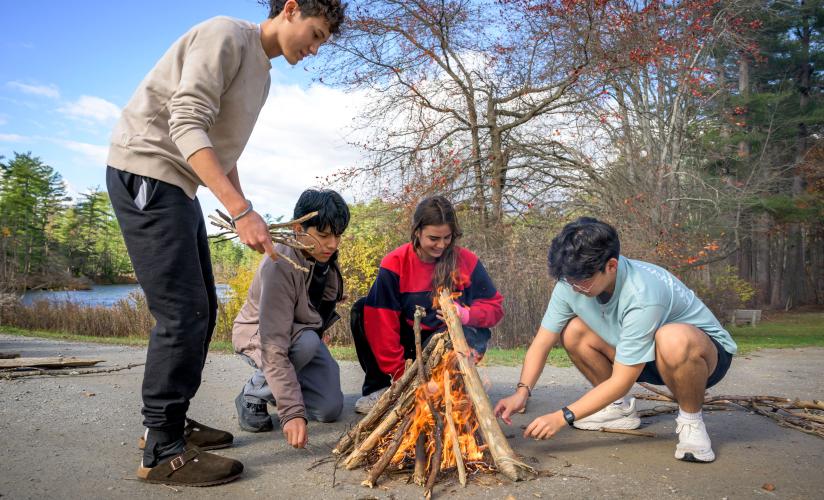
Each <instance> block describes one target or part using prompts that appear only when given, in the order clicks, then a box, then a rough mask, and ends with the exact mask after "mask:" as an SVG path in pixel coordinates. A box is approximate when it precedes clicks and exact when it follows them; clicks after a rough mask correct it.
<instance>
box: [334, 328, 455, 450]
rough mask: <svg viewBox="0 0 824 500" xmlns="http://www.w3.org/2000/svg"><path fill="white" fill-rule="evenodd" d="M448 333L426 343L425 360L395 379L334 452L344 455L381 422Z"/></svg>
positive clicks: (341, 440) (416, 363)
mask: <svg viewBox="0 0 824 500" xmlns="http://www.w3.org/2000/svg"><path fill="white" fill-rule="evenodd" d="M446 335H447V334H446V332H442V333H438V334H435V335H434V336H433V337H432V340H431V341H430V342H429V343H428V344H427V345H426V348H425V349H424V351H423V360H421V361H418V360H417V359H416V360H415V361H414V362H413V363H412V365H411V366H410V367H409V368H408V369H407V370H406V371H404V373H403V375H401V376H400V378H398V380H396V381H394V382H393V383H392V385H391V386H390V387H389V389H387V390H386V391H385V392H384V393H383V394H381V397H380V398H378V401H377V403H375V406H373V407H372V409H371V410H369V413H367V414H366V415H365V416H364V417H363V418H362V419H361V420H360V421H359V422H358V423H357V425H355V426H354V427H352V428H351V429H350V430H349V432H347V433H346V434H344V435H343V437H341V438H340V441H338V444H337V445H336V446H335V449H334V450H332V453H335V454H336V455H342V454H344V453H346V452H348V451H349V450H350V449H351V448H352V445H353V444H354V442H355V439H356V438H357V437H358V436H359V435H360V434H362V433H364V432H369V431H371V430H372V428H374V426H375V425H377V423H378V422H380V420H381V418H382V417H383V415H384V414H385V413H386V412H387V411H388V410H389V409H390V408H391V407H392V405H393V404H394V402H395V401H397V399H398V397H400V395H401V394H402V393H403V392H404V391H405V390H406V388H407V387H408V386H409V382H410V381H412V380H413V379H414V378H415V377H416V376H417V370H418V365H419V364H422V363H424V362H425V361H424V360H425V359H426V358H428V357H429V356H430V354H431V353H432V351H433V350H434V349H435V348H436V347H437V346H438V344H439V342H440V341H441V340H442V339H443V338H445V337H446Z"/></svg>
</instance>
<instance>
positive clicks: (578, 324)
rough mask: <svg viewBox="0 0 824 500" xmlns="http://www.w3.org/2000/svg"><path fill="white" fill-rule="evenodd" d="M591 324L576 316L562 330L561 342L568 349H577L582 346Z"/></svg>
mask: <svg viewBox="0 0 824 500" xmlns="http://www.w3.org/2000/svg"><path fill="white" fill-rule="evenodd" d="M588 331H589V326H587V324H586V323H584V320H582V319H581V318H579V317H577V316H576V317H574V318H572V319H571V320H569V322H568V323H567V325H566V327H565V328H564V330H563V331H562V332H561V344H562V345H563V346H564V349H566V350H567V351H575V350H577V349H578V347H580V345H581V343H582V341H583V339H584V336H585V335H586V333H587V332H588Z"/></svg>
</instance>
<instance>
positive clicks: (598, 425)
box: [572, 417, 641, 431]
mask: <svg viewBox="0 0 824 500" xmlns="http://www.w3.org/2000/svg"><path fill="white" fill-rule="evenodd" d="M607 424H608V425H607ZM572 426H573V427H575V428H576V429H580V430H582V431H600V430H601V429H620V430H632V429H637V428H639V427H641V419H640V418H639V417H635V418H622V419H620V420H613V421H611V422H573V423H572Z"/></svg>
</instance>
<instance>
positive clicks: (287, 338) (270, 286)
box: [260, 258, 306, 425]
mask: <svg viewBox="0 0 824 500" xmlns="http://www.w3.org/2000/svg"><path fill="white" fill-rule="evenodd" d="M260 272H261V277H260V278H261V290H260V351H261V352H260V357H261V361H262V364H263V366H262V367H261V369H262V370H263V375H264V377H265V378H266V383H267V384H269V388H270V389H271V390H272V395H273V396H274V397H275V401H276V402H277V412H278V417H279V418H280V422H281V425H283V424H285V423H286V422H288V421H289V420H292V419H293V418H297V417H303V418H306V414H305V413H306V412H305V408H304V406H303V394H302V393H301V389H300V383H299V382H298V377H297V373H295V367H294V366H293V365H292V361H291V360H290V359H289V347H290V346H291V344H292V323H293V320H294V317H295V303H296V302H297V297H296V290H297V285H296V283H294V280H295V277H294V273H292V270H291V268H290V266H289V264H287V263H284V262H283V261H282V260H279V261H277V262H273V261H272V260H270V259H268V258H267V262H266V263H265V264H264V265H263V266H262V267H261V268H260Z"/></svg>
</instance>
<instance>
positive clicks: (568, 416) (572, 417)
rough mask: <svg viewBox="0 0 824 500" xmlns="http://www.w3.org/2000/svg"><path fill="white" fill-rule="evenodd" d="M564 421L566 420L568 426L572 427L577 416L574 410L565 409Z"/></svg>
mask: <svg viewBox="0 0 824 500" xmlns="http://www.w3.org/2000/svg"><path fill="white" fill-rule="evenodd" d="M563 412H564V420H566V422H567V424H569V425H572V422H574V421H575V414H574V413H572V410H570V409H569V408H566V407H564V409H563Z"/></svg>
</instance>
